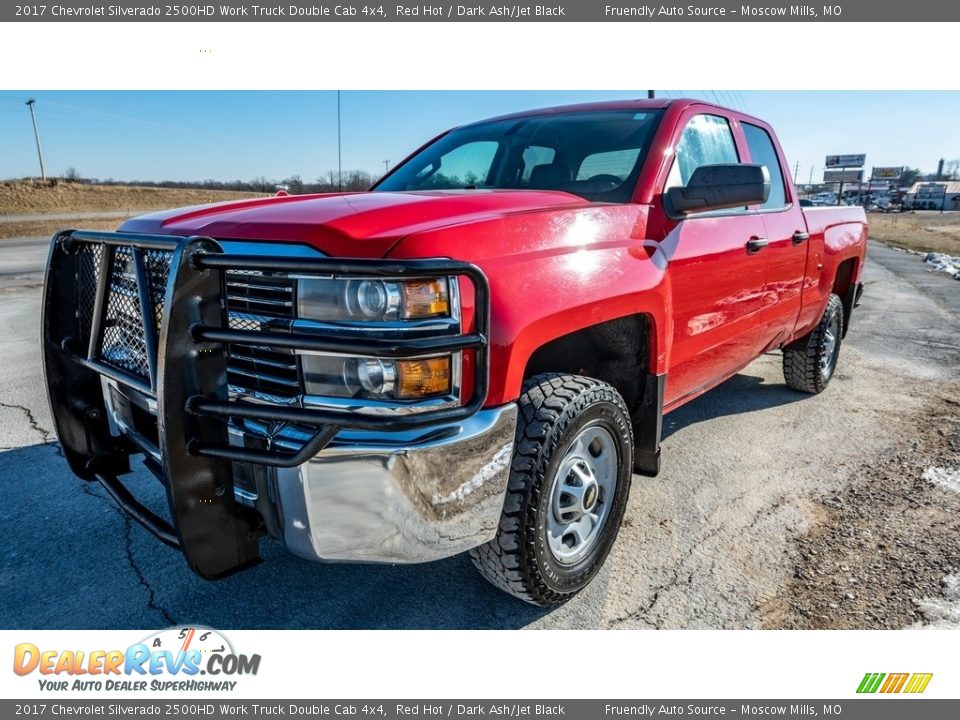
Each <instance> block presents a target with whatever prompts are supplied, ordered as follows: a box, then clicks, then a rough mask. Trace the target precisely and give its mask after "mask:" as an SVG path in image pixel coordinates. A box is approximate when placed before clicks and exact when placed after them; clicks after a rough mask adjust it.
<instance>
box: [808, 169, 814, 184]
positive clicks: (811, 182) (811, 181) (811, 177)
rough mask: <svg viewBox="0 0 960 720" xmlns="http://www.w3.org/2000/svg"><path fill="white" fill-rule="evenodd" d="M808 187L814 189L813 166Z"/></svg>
mask: <svg viewBox="0 0 960 720" xmlns="http://www.w3.org/2000/svg"><path fill="white" fill-rule="evenodd" d="M807 185H809V186H810V187H813V165H811V166H810V182H808V183H807Z"/></svg>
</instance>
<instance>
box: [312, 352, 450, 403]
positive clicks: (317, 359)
mask: <svg viewBox="0 0 960 720" xmlns="http://www.w3.org/2000/svg"><path fill="white" fill-rule="evenodd" d="M301 362H302V364H303V375H304V384H305V386H306V391H307V394H308V395H323V396H327V397H341V398H366V399H371V400H418V399H426V398H431V397H438V396H443V395H450V394H451V393H452V392H453V373H452V368H453V358H452V356H450V355H441V356H439V357H431V358H417V359H413V360H388V359H385V358H356V357H343V356H339V355H322V354H305V355H303V356H301Z"/></svg>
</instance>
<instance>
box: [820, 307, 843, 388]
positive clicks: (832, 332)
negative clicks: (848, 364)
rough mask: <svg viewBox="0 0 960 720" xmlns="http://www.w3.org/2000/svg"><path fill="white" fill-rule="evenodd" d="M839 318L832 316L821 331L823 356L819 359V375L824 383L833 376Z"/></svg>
mask: <svg viewBox="0 0 960 720" xmlns="http://www.w3.org/2000/svg"><path fill="white" fill-rule="evenodd" d="M839 339H840V318H839V317H837V315H834V316H833V317H832V318H830V324H829V325H827V327H826V329H824V331H823V355H822V356H821V358H820V375H821V377H822V378H823V379H824V380H825V381H826V380H829V379H830V376H831V375H833V368H834V366H835V365H836V360H837V350H838V349H839V347H840V342H839Z"/></svg>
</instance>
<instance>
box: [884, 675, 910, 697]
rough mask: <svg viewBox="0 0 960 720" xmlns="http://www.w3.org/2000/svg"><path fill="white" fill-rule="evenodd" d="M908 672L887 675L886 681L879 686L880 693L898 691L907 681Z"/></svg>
mask: <svg viewBox="0 0 960 720" xmlns="http://www.w3.org/2000/svg"><path fill="white" fill-rule="evenodd" d="M909 676H910V673H890V674H889V675H887V681H886V682H885V683H884V684H883V687H881V688H880V692H882V693H898V692H900V688H902V687H903V684H904V683H905V682H906V681H907V678H908V677H909Z"/></svg>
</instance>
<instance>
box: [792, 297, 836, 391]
mask: <svg viewBox="0 0 960 720" xmlns="http://www.w3.org/2000/svg"><path fill="white" fill-rule="evenodd" d="M842 339H843V301H841V300H840V296H839V295H830V298H829V299H828V300H827V308H826V310H824V311H823V317H821V318H820V323H819V324H818V325H817V327H816V328H814V330H813V332H811V333H810V334H809V335H807V337H806V338H801V339H800V340H797V341H796V342H794V343H791V344H790V345H788V346H787V347H785V348H784V349H783V377H784V379H785V380H786V381H787V385H788V386H789V387H791V388H793V389H794V390H798V391H800V392H805V393H814V394H816V393H821V392H823V391H824V389H826V387H827V385H828V384H829V383H830V379H831V378H832V377H833V373H834V371H835V370H836V368H837V358H838V357H839V355H840V342H841V341H842Z"/></svg>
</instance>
